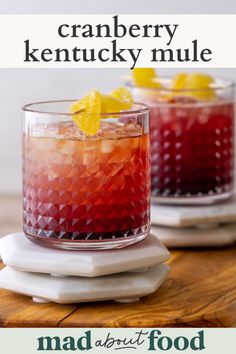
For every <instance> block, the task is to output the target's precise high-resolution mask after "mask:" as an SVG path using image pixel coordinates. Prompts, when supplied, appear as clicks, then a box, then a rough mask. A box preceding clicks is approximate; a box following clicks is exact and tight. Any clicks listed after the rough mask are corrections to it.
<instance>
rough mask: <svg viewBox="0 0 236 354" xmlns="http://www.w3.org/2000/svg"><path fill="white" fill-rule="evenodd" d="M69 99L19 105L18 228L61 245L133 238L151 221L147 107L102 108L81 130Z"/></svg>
mask: <svg viewBox="0 0 236 354" xmlns="http://www.w3.org/2000/svg"><path fill="white" fill-rule="evenodd" d="M72 102H73V101H54V102H40V103H35V104H30V105H26V106H24V107H23V112H24V132H23V197H24V232H25V234H26V235H27V237H28V238H30V239H31V240H33V241H35V242H37V243H40V244H42V245H45V246H48V247H55V248H63V249H95V250H96V249H109V248H121V247H125V246H128V245H131V244H133V243H135V242H138V241H140V240H142V239H143V238H145V237H146V236H147V235H148V233H149V228H150V210H149V207H150V205H149V204H150V162H149V117H148V115H149V110H148V108H147V106H145V105H143V104H138V103H137V104H134V105H133V107H132V109H131V110H129V111H123V112H118V113H116V112H115V113H113V114H112V113H109V114H102V115H101V128H100V130H99V132H98V133H97V134H96V135H95V136H92V137H86V136H84V134H83V133H81V132H80V130H79V129H78V128H77V127H76V125H75V124H74V122H73V121H72V119H71V114H69V113H65V112H68V111H69V106H70V104H71V103H72Z"/></svg>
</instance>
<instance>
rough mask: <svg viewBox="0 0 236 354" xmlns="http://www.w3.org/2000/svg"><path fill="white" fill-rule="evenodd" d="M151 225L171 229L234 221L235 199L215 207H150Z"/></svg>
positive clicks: (235, 216)
mask: <svg viewBox="0 0 236 354" xmlns="http://www.w3.org/2000/svg"><path fill="white" fill-rule="evenodd" d="M151 220H152V224H153V225H164V226H173V227H185V226H194V225H198V224H212V223H213V224H214V223H218V224H220V223H226V222H233V221H236V197H235V196H234V197H233V198H232V199H230V200H228V201H226V202H222V203H218V204H215V205H203V206H199V205H198V206H190V205H188V206H180V205H175V206H173V205H160V204H159V205H157V204H153V205H152V206H151Z"/></svg>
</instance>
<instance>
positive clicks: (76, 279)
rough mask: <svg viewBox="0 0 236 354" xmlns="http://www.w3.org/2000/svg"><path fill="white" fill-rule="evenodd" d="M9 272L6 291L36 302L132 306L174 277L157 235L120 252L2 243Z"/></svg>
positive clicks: (18, 236)
mask: <svg viewBox="0 0 236 354" xmlns="http://www.w3.org/2000/svg"><path fill="white" fill-rule="evenodd" d="M0 251H1V256H2V260H3V263H4V264H5V265H6V267H5V268H4V269H3V270H1V271H0V288H3V289H8V290H11V291H14V292H17V293H20V294H25V295H29V296H32V297H33V300H34V301H36V302H47V301H53V302H58V303H78V302H88V301H102V300H116V301H120V302H132V301H137V300H139V298H140V297H142V296H145V295H148V294H151V293H153V292H154V291H156V290H157V289H158V288H159V286H160V285H161V284H162V282H163V280H164V279H165V277H166V275H167V273H168V269H169V268H168V266H167V265H166V264H163V262H164V261H166V260H167V259H168V258H169V252H168V250H167V249H166V248H165V246H163V244H162V243H161V242H160V241H159V240H158V239H157V238H156V237H155V236H153V235H149V236H148V237H147V238H146V239H145V240H143V241H141V242H139V243H137V244H135V245H133V246H130V247H127V248H124V249H119V250H104V251H64V250H55V249H50V248H45V247H42V246H39V245H37V244H34V243H33V242H31V241H29V240H28V239H27V238H26V237H25V236H24V234H23V233H21V232H20V233H15V234H11V235H8V236H6V237H4V238H3V239H1V240H0Z"/></svg>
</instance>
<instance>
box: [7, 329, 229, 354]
mask: <svg viewBox="0 0 236 354" xmlns="http://www.w3.org/2000/svg"><path fill="white" fill-rule="evenodd" d="M235 338H236V329H235V328H234V329H233V328H231V329H226V328H225V329H224V328H221V329H220V328H218V329H215V328H210V329H206V328H198V329H197V328H175V329H174V328H158V329H157V328H123V329H122V328H110V329H109V328H93V329H85V328H77V329H76V328H73V329H72V328H64V329H63V328H57V329H56V328H54V329H50V328H34V329H33V328H32V329H26V328H25V329H17V328H9V329H1V330H0V351H1V353H3V354H15V353H22V354H23V353H24V354H36V353H43V352H44V351H45V352H47V353H54V352H55V353H64V352H74V353H76V352H83V353H87V352H89V353H91V354H96V353H99V354H105V353H117V351H118V353H124V354H131V353H132V354H133V353H137V354H145V353H161V352H167V353H170V354H172V353H180V352H185V353H187V354H190V353H196V352H197V353H204V354H222V353H227V354H235Z"/></svg>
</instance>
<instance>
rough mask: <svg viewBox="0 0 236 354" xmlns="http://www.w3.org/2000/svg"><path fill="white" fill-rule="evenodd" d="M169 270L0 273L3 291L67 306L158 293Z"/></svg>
mask: <svg viewBox="0 0 236 354" xmlns="http://www.w3.org/2000/svg"><path fill="white" fill-rule="evenodd" d="M168 270H169V267H168V266H167V265H165V264H160V265H158V266H154V267H152V268H150V269H149V270H148V271H147V272H143V273H141V272H140V273H129V272H126V273H119V274H113V275H105V276H101V277H98V278H84V277H71V276H70V277H65V278H56V277H52V276H51V275H48V274H35V273H28V272H19V271H16V270H13V269H11V268H9V267H5V268H4V269H3V270H1V271H0V288H3V289H7V290H11V291H13V292H16V293H20V294H24V295H29V296H32V297H33V299H34V301H36V302H45V301H53V302H58V303H62V304H67V303H77V302H90V301H102V300H119V299H120V301H124V302H129V301H137V300H138V299H139V298H140V297H142V296H145V295H148V294H151V293H153V292H154V291H156V290H157V289H158V288H159V286H160V285H161V284H162V282H163V280H164V279H165V277H166V275H167V273H168Z"/></svg>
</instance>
